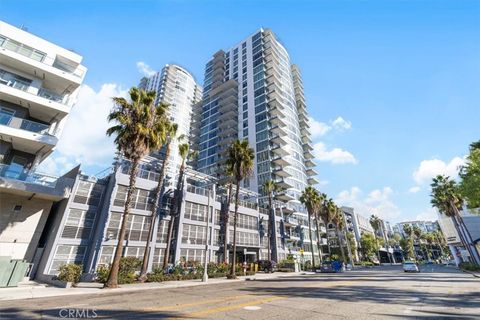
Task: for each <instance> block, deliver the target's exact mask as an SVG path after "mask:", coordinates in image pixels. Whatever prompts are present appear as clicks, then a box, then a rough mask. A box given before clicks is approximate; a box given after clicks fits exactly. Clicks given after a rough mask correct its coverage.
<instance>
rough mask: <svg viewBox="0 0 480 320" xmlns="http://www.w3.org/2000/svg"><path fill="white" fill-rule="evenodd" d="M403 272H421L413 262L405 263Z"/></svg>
mask: <svg viewBox="0 0 480 320" xmlns="http://www.w3.org/2000/svg"><path fill="white" fill-rule="evenodd" d="M403 271H405V272H420V269H419V268H418V265H417V264H416V263H415V262H413V261H405V262H404V263H403Z"/></svg>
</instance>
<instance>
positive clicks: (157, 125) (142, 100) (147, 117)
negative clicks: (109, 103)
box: [105, 87, 165, 288]
mask: <svg viewBox="0 0 480 320" xmlns="http://www.w3.org/2000/svg"><path fill="white" fill-rule="evenodd" d="M155 95H156V93H155V91H149V92H146V91H144V90H141V89H138V88H135V87H134V88H131V89H130V91H129V96H130V100H127V99H125V98H123V97H114V98H113V102H114V108H113V110H112V111H111V112H110V114H109V115H108V121H109V122H114V123H115V125H114V126H112V127H110V128H108V130H107V132H106V134H107V135H108V136H112V135H114V136H115V140H114V142H115V144H116V146H117V149H118V150H119V151H120V153H121V154H122V155H123V157H125V158H126V159H127V160H129V161H130V162H131V165H130V179H129V185H128V191H127V197H126V199H125V208H124V211H123V216H122V224H121V226H120V232H119V235H118V244H117V248H116V250H115V255H114V258H113V262H112V266H111V268H110V273H109V276H108V279H107V282H106V284H105V287H107V288H117V287H118V271H119V267H120V258H121V257H122V253H123V241H124V239H125V231H126V226H127V220H128V216H129V214H130V209H131V207H132V200H133V194H134V192H135V182H136V179H137V174H138V168H139V164H140V160H141V159H142V158H143V157H144V156H146V155H147V154H148V153H149V152H150V150H152V149H153V150H155V149H157V148H158V146H159V145H160V144H161V141H162V130H161V121H160V120H161V119H163V117H164V116H165V108H163V107H162V106H159V107H155V105H154V102H155Z"/></svg>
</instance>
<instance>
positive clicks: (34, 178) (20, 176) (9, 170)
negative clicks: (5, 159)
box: [0, 164, 58, 188]
mask: <svg viewBox="0 0 480 320" xmlns="http://www.w3.org/2000/svg"><path fill="white" fill-rule="evenodd" d="M0 177H3V178H7V179H13V180H19V181H25V182H28V183H33V184H38V185H42V186H45V187H50V188H54V187H55V186H56V184H57V180H58V178H57V177H54V176H51V175H47V174H43V173H39V172H30V171H28V170H27V169H25V168H22V167H20V166H18V165H7V164H0Z"/></svg>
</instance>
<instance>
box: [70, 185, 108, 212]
mask: <svg viewBox="0 0 480 320" xmlns="http://www.w3.org/2000/svg"><path fill="white" fill-rule="evenodd" d="M103 190H104V186H103V185H101V184H99V183H94V182H89V181H79V183H78V188H77V192H76V193H75V197H74V198H73V202H75V203H81V204H87V205H90V206H98V205H99V204H100V199H101V198H102V194H103Z"/></svg>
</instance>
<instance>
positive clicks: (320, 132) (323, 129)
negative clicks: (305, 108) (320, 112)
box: [308, 117, 332, 139]
mask: <svg viewBox="0 0 480 320" xmlns="http://www.w3.org/2000/svg"><path fill="white" fill-rule="evenodd" d="M308 120H309V125H310V133H311V134H312V138H313V139H315V138H317V137H321V136H324V135H325V134H327V132H328V131H330V130H331V129H332V127H331V126H329V125H328V124H327V123H325V122H320V121H317V120H315V119H313V118H312V117H309V118H308Z"/></svg>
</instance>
